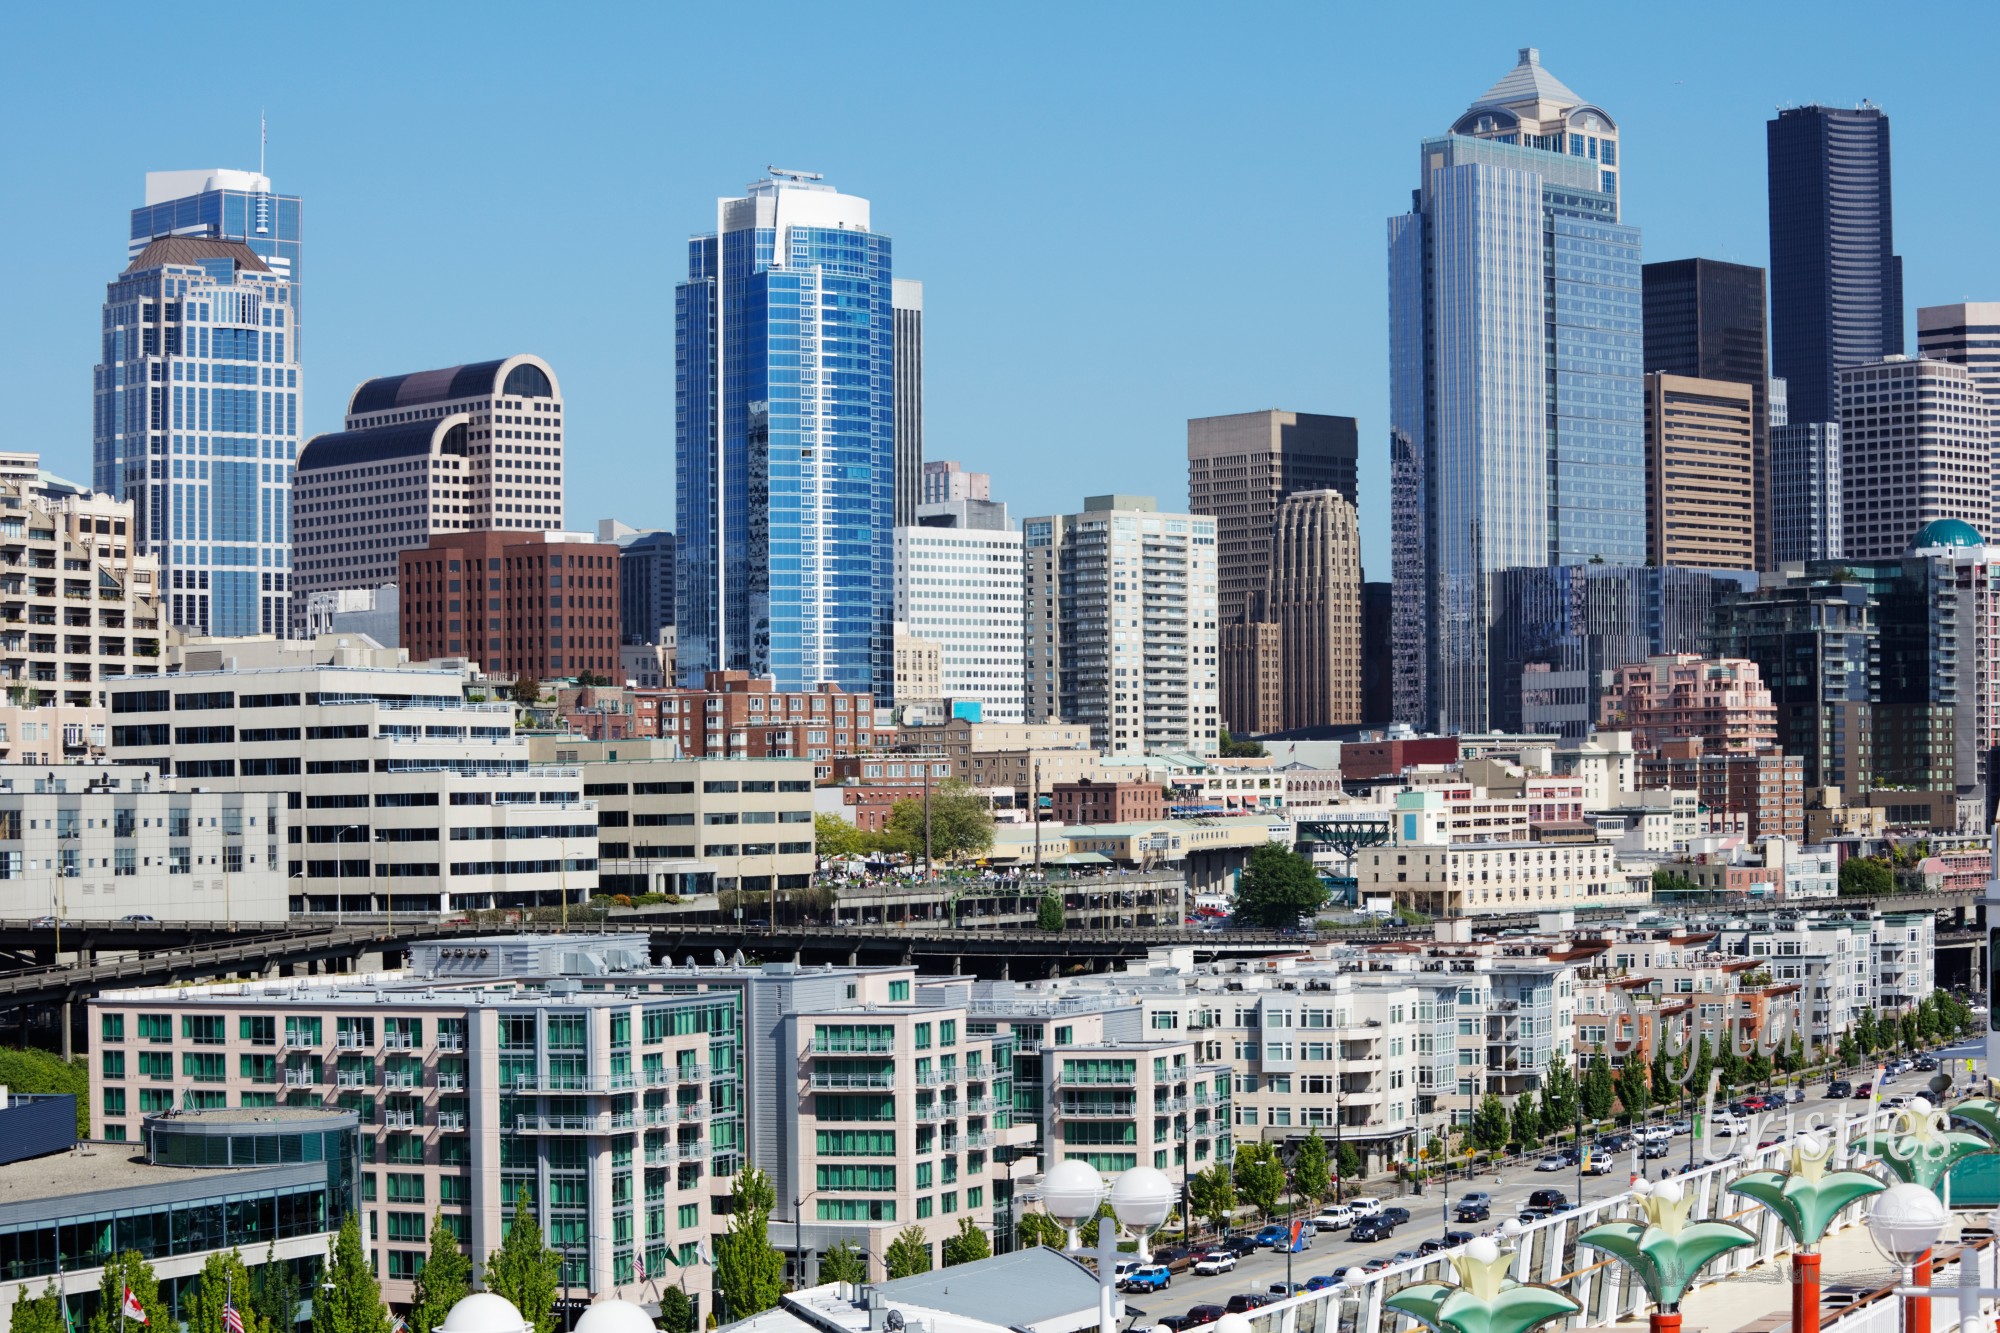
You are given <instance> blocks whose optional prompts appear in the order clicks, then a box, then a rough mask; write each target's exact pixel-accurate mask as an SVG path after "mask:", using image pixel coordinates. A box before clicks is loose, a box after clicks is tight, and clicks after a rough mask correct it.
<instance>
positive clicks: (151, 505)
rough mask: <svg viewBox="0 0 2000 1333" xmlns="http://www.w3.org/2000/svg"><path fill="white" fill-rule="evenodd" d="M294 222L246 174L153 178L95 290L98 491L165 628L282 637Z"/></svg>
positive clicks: (283, 198)
mask: <svg viewBox="0 0 2000 1333" xmlns="http://www.w3.org/2000/svg"><path fill="white" fill-rule="evenodd" d="M301 211H302V208H301V204H300V202H299V200H298V198H297V197H296V196H290V195H274V194H272V193H271V183H270V180H269V179H268V178H267V177H264V176H261V175H258V174H256V173H253V172H244V171H195V172H184V171H169V172H151V173H148V175H147V177H146V204H145V206H144V207H142V208H136V209H134V210H132V229H131V245H130V248H129V250H128V252H127V255H128V262H127V264H126V267H125V270H124V272H122V273H121V274H119V276H118V277H116V278H115V279H113V280H112V281H111V283H110V284H109V285H108V286H107V288H106V292H105V299H104V315H103V343H102V351H101V354H100V359H99V362H98V365H97V369H96V372H95V376H94V381H93V397H94V408H93V414H92V431H91V440H92V478H93V484H94V485H95V487H96V488H97V489H98V490H100V491H104V492H106V493H108V494H111V495H114V496H116V497H117V498H119V499H121V500H129V501H131V502H132V505H133V522H134V524H135V536H136V538H137V543H138V549H139V551H140V552H141V553H143V554H147V555H151V556H153V557H154V558H155V559H156V560H158V561H159V565H160V577H161V584H162V592H163V593H165V594H166V597H167V599H168V600H166V601H165V602H164V605H165V607H166V610H167V614H168V617H169V618H170V620H171V622H172V623H173V624H175V625H180V626H183V627H186V628H187V629H189V630H191V631H193V632H195V633H200V634H283V633H285V632H286V628H287V625H288V624H289V621H290V615H291V612H290V605H289V598H290V593H291V591H292V589H291V580H290V575H291V563H290V556H291V550H292V545H291V532H290V529H289V518H290V493H291V483H292V470H293V466H294V463H295V461H296V460H297V458H298V453H299V449H298V424H299V391H300V385H299V375H300V351H301V347H300V342H301V336H302V330H301V328H300V310H301V306H300V299H299V288H298V285H297V284H298V282H299V279H300V265H299V257H300V256H299V237H300V228H301V225H302V223H301Z"/></svg>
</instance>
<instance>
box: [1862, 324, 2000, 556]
mask: <svg viewBox="0 0 2000 1333" xmlns="http://www.w3.org/2000/svg"><path fill="white" fill-rule="evenodd" d="M1840 443H1841V455H1842V461H1841V476H1840V485H1841V502H1842V510H1843V512H1842V516H1841V555H1842V557H1843V558H1845V559H1848V560H1894V559H1898V558H1900V557H1901V556H1902V554H1903V553H1904V552H1905V551H1907V550H1909V548H1910V541H1911V539H1912V538H1914V537H1915V536H1916V534H1917V530H1918V529H1920V528H1922V527H1923V526H1924V525H1925V524H1927V523H1930V522H1932V521H1934V520H1937V519H1945V518H1955V519H1958V520H1959V521H1961V522H1964V523H1969V524H1971V525H1972V528H1973V530H1974V531H1976V532H1978V533H1979V534H1980V535H1981V536H1982V537H1983V536H1985V535H1986V534H1988V533H1990V532H1992V531H1993V410H1992V408H1991V407H1990V406H1989V404H1988V402H1987V399H1986V395H1985V393H1984V392H1983V391H1982V390H1981V388H1980V385H1979V382H1978V381H1977V380H1976V379H1974V378H1973V376H1972V371H1971V370H1970V368H1968V367H1966V366H1962V365H1958V364H1955V363H1953V362H1950V361H1932V360H1929V359H1927V358H1924V357H1906V356H1890V357H1884V358H1882V359H1880V360H1878V361H1873V362H1869V363H1867V364H1864V365H1858V366H1852V367H1849V368H1847V369H1845V370H1843V371H1841V372H1840Z"/></svg>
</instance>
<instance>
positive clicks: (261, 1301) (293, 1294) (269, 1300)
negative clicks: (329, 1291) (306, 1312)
mask: <svg viewBox="0 0 2000 1333" xmlns="http://www.w3.org/2000/svg"><path fill="white" fill-rule="evenodd" d="M251 1281H252V1282H253V1283H255V1289H254V1290H253V1291H252V1292H251V1295H250V1301H251V1304H253V1305H255V1306H256V1307H257V1313H258V1314H260V1315H262V1316H263V1317H264V1322H265V1323H266V1324H268V1325H269V1326H270V1327H271V1329H272V1330H273V1333H292V1326H293V1325H294V1324H296V1323H298V1319H299V1279H298V1275H297V1274H295V1273H294V1272H292V1265H291V1262H290V1261H289V1260H285V1259H280V1258H279V1257H278V1243H277V1242H276V1241H271V1242H268V1243H267V1244H266V1245H265V1247H264V1262H263V1263H261V1264H259V1265H258V1266H257V1272H256V1274H255V1276H253V1277H252V1278H251ZM425 1327H426V1328H429V1327H433V1325H428V1324H427V1325H425Z"/></svg>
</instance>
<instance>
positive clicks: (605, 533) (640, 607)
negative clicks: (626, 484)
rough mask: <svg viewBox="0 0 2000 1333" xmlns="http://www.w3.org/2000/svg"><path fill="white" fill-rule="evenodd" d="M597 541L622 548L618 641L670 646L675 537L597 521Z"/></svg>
mask: <svg viewBox="0 0 2000 1333" xmlns="http://www.w3.org/2000/svg"><path fill="white" fill-rule="evenodd" d="M597 540H598V541H599V542H603V543H609V544H610V545H613V546H616V547H617V548H618V641H619V643H620V644H625V645H630V644H641V643H650V644H666V643H670V642H672V638H671V635H670V633H669V631H671V630H672V629H673V625H674V534H673V533H671V532H662V531H660V530H659V529H658V528H647V529H644V530H641V529H639V528H633V527H627V526H626V525H625V524H623V523H620V522H619V521H618V520H617V519H615V518H604V519H599V520H598V521H597Z"/></svg>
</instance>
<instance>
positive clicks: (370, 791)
mask: <svg viewBox="0 0 2000 1333" xmlns="http://www.w3.org/2000/svg"><path fill="white" fill-rule="evenodd" d="M109 693H110V696H111V699H110V702H111V722H112V726H111V745H110V748H109V750H108V752H107V753H108V757H109V758H110V760H111V762H113V763H139V764H146V765H149V766H151V767H153V768H156V769H158V770H159V771H160V772H162V773H171V774H173V776H174V778H175V779H176V781H177V782H179V783H180V784H181V785H182V786H186V785H188V784H190V783H199V784H200V785H201V786H202V787H203V788H206V789H211V790H217V791H245V792H283V793H285V796H286V801H287V808H288V809H290V810H291V811H292V812H293V814H292V815H291V816H290V822H289V827H288V829H287V832H286V837H287V846H286V855H287V874H288V875H289V877H290V878H291V881H292V902H291V907H292V910H293V911H294V912H383V911H387V910H390V909H391V908H393V910H394V911H397V912H419V913H438V912H446V913H449V912H461V911H465V910H467V909H470V908H489V907H541V906H555V905H557V904H558V903H560V902H561V901H562V899H563V898H564V897H565V896H567V897H568V898H569V899H570V900H571V901H575V902H582V901H586V900H587V899H588V898H589V897H590V895H591V894H592V893H593V892H594V891H595V890H596V887H597V814H596V809H595V807H594V805H593V804H592V803H591V802H590V801H587V800H585V799H584V797H583V795H582V786H583V783H582V778H581V776H580V774H579V772H578V770H577V769H576V768H574V767H560V766H553V767H544V766H542V765H539V764H536V763H534V762H533V761H532V760H531V759H530V757H529V752H528V742H527V740H526V738H525V737H517V736H516V735H515V733H514V725H513V723H514V717H513V706H512V705H511V704H502V703H472V702H468V701H467V699H466V689H465V678H464V675H463V674H462V673H461V672H458V671H437V670H426V669H414V668H410V667H409V666H408V665H407V664H406V663H404V662H403V660H402V654H401V653H400V652H398V651H396V650H392V649H379V648H373V647H368V646H362V645H357V644H355V643H353V642H351V641H348V640H341V639H335V638H332V637H328V638H325V639H321V640H319V641H317V642H314V643H301V642H298V641H295V640H281V641H275V642H265V643H258V642H256V641H239V642H231V643H227V644H206V645H191V646H190V647H189V648H188V649H187V650H186V651H185V653H184V655H183V659H182V669H181V670H180V671H179V672H177V673H175V674H173V675H171V676H164V677H158V676H154V677H139V678H136V679H133V680H127V681H113V682H111V684H110V686H109Z"/></svg>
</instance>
